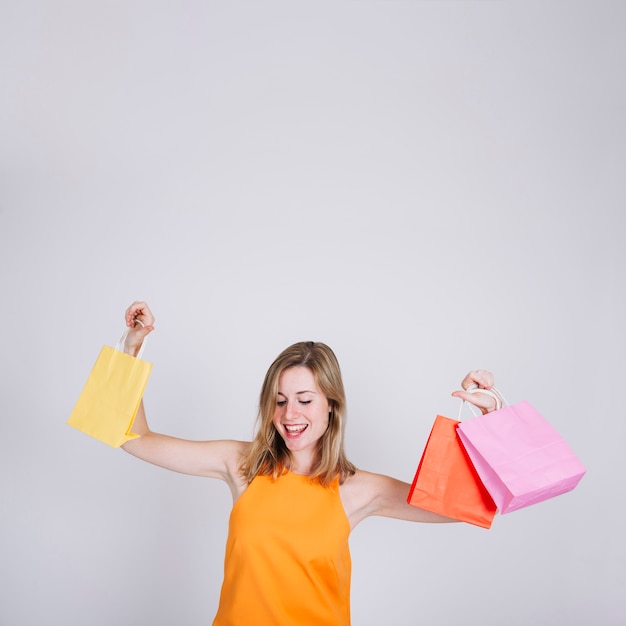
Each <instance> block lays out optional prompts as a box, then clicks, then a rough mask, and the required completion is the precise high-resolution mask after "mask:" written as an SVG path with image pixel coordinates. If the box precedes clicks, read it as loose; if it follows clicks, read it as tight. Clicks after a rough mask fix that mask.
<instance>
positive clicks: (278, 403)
mask: <svg viewBox="0 0 626 626" xmlns="http://www.w3.org/2000/svg"><path fill="white" fill-rule="evenodd" d="M285 404H287V400H278V401H277V402H276V406H285Z"/></svg>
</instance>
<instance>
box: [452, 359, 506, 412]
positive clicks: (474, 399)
mask: <svg viewBox="0 0 626 626" xmlns="http://www.w3.org/2000/svg"><path fill="white" fill-rule="evenodd" d="M493 382H494V380H493V374H492V373H491V372H488V371H487V370H472V371H471V372H469V374H467V376H465V378H464V379H463V380H462V382H461V387H462V388H463V390H462V391H461V390H459V391H454V392H453V393H452V395H453V396H454V397H455V398H462V399H463V400H465V401H466V402H470V403H471V404H473V405H474V406H476V407H478V408H479V409H480V410H481V411H482V412H483V414H484V413H489V412H490V411H495V410H496V409H497V408H498V404H499V403H498V401H497V400H496V398H494V397H493V396H492V395H491V394H488V393H480V391H474V392H472V393H470V392H469V391H467V390H468V389H472V388H473V389H486V390H490V389H491V388H492V387H493ZM492 393H495V392H492Z"/></svg>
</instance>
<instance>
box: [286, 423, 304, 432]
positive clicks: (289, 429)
mask: <svg viewBox="0 0 626 626" xmlns="http://www.w3.org/2000/svg"><path fill="white" fill-rule="evenodd" d="M305 428H306V424H303V425H298V426H287V425H286V424H285V430H286V431H287V432H288V433H293V434H295V433H301V432H302V431H303V430H304V429H305Z"/></svg>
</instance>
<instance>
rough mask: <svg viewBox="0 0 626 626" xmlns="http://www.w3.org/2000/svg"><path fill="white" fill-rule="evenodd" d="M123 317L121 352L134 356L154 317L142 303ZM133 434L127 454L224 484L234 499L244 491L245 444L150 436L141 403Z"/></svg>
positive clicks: (130, 308) (160, 435)
mask: <svg viewBox="0 0 626 626" xmlns="http://www.w3.org/2000/svg"><path fill="white" fill-rule="evenodd" d="M125 317H126V325H127V326H128V328H129V331H128V334H127V336H126V341H125V345H124V351H125V352H127V353H128V354H131V355H132V356H136V355H137V353H138V351H139V348H140V347H141V344H142V343H143V341H144V339H145V338H146V337H147V336H148V334H149V333H151V332H152V331H153V330H154V321H155V320H154V315H153V314H152V311H151V310H150V308H149V307H148V305H147V304H146V303H145V302H134V303H133V304H131V306H130V307H128V309H127V310H126V314H125ZM133 432H135V433H136V434H138V435H139V437H138V438H137V439H131V440H130V441H127V442H126V443H125V444H124V445H123V446H122V448H123V449H124V450H125V451H126V452H128V453H129V454H132V455H133V456H136V457H137V458H140V459H142V460H143V461H147V462H148V463H153V464H154V465H158V466H160V467H164V468H165V469H169V470H172V471H174V472H180V473H182V474H191V475H192V476H204V477H207V478H219V479H221V480H224V481H225V482H226V483H228V485H229V487H230V489H231V491H232V493H233V497H234V498H235V499H236V498H237V497H238V496H239V495H240V494H241V492H242V491H243V490H244V489H245V486H246V485H245V482H244V481H243V479H242V477H241V475H240V473H239V465H240V463H241V459H242V458H243V455H245V453H246V451H247V449H248V446H249V445H250V444H249V443H248V442H244V441H231V440H221V441H189V440H187V439H178V438H176V437H170V436H168V435H162V434H159V433H154V432H152V431H151V430H150V428H149V426H148V421H147V419H146V412H145V409H144V404H143V400H142V401H141V403H140V405H139V409H138V410H137V415H136V417H135V422H134V425H133Z"/></svg>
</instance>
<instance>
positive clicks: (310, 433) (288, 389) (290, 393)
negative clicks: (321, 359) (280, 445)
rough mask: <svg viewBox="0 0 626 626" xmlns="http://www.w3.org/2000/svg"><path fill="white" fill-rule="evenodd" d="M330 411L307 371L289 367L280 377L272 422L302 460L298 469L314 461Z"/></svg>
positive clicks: (297, 367)
mask: <svg viewBox="0 0 626 626" xmlns="http://www.w3.org/2000/svg"><path fill="white" fill-rule="evenodd" d="M331 408H332V407H331V405H330V403H329V401H328V398H326V396H325V395H324V393H323V392H322V390H321V389H320V388H319V385H318V384H317V381H316V380H315V376H314V375H313V372H312V371H311V370H310V369H309V368H308V367H303V366H296V367H290V368H288V369H286V370H284V371H283V372H282V373H281V375H280V378H279V379H278V393H277V395H276V409H275V411H274V415H273V417H272V422H273V423H274V426H275V428H276V430H277V431H278V434H279V435H280V436H281V437H282V439H283V441H284V442H285V445H286V446H287V449H288V450H289V451H290V452H291V453H292V456H293V457H294V458H296V457H299V459H300V460H299V461H298V463H297V464H298V466H303V465H304V464H310V462H312V460H313V459H314V457H315V453H316V450H317V447H316V444H317V442H318V440H319V439H320V437H322V436H323V435H324V433H325V432H326V430H327V429H328V420H329V417H328V416H329V413H330V412H331ZM301 469H304V468H303V467H301Z"/></svg>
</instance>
